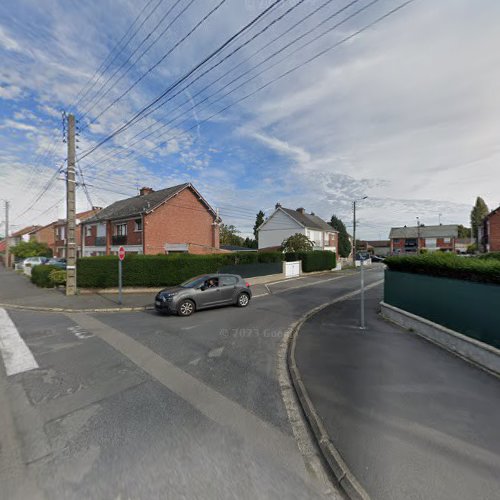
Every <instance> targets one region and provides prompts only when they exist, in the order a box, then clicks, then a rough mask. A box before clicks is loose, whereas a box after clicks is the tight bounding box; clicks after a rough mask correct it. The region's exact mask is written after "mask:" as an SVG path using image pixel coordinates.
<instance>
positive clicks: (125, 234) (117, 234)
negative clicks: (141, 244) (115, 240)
mask: <svg viewBox="0 0 500 500" xmlns="http://www.w3.org/2000/svg"><path fill="white" fill-rule="evenodd" d="M120 227H124V228H125V231H124V232H121V231H120V230H119V229H118V228H120ZM127 232H128V224H127V223H126V222H120V223H118V224H115V228H114V235H115V236H127Z"/></svg>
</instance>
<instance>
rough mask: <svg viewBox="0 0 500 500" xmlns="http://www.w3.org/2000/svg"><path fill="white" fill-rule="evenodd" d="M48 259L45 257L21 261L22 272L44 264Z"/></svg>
mask: <svg viewBox="0 0 500 500" xmlns="http://www.w3.org/2000/svg"><path fill="white" fill-rule="evenodd" d="M48 260H49V259H48V258H47V257H28V258H27V259H24V260H23V270H24V269H26V268H27V267H31V268H33V267H35V266H40V265H42V264H45V263H46V262H47V261H48Z"/></svg>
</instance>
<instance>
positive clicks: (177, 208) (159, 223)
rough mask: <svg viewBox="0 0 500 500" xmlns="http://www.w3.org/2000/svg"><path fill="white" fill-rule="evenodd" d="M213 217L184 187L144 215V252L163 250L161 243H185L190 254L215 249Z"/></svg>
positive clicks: (216, 233) (216, 243)
mask: <svg viewBox="0 0 500 500" xmlns="http://www.w3.org/2000/svg"><path fill="white" fill-rule="evenodd" d="M213 222H214V216H213V215H212V214H211V213H210V212H209V211H208V209H207V208H206V207H205V205H204V204H203V203H202V202H201V201H200V200H198V198H197V197H196V195H195V194H194V193H193V192H192V191H191V190H190V189H189V188H188V189H184V190H183V191H181V192H180V193H179V194H178V195H177V196H175V197H173V198H171V199H170V200H169V201H168V202H167V203H165V204H163V205H162V206H161V207H159V208H157V209H156V210H155V211H154V212H152V213H150V214H148V215H146V216H145V217H144V241H145V249H144V253H145V254H147V255H154V254H157V253H165V248H164V247H165V243H189V244H190V246H189V251H190V252H191V253H212V252H213V251H214V248H215V249H218V248H219V234H218V230H217V229H216V230H215V234H214V226H213Z"/></svg>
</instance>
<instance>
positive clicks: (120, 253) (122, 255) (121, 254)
mask: <svg viewBox="0 0 500 500" xmlns="http://www.w3.org/2000/svg"><path fill="white" fill-rule="evenodd" d="M118 258H119V259H120V260H123V259H124V258H125V248H123V247H120V249H119V250H118Z"/></svg>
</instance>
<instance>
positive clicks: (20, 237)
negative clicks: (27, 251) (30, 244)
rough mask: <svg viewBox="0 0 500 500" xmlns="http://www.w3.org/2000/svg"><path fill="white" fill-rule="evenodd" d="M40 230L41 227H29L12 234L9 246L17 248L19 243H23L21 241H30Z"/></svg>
mask: <svg viewBox="0 0 500 500" xmlns="http://www.w3.org/2000/svg"><path fill="white" fill-rule="evenodd" d="M39 228H40V226H27V227H23V228H22V229H19V230H18V231H15V232H14V233H11V235H10V236H9V246H11V247H15V246H16V245H17V244H18V243H21V241H26V242H27V241H30V240H31V239H33V235H34V234H35V233H36V231H37V230H38V229H39Z"/></svg>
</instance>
